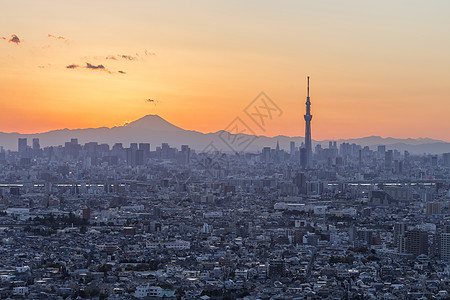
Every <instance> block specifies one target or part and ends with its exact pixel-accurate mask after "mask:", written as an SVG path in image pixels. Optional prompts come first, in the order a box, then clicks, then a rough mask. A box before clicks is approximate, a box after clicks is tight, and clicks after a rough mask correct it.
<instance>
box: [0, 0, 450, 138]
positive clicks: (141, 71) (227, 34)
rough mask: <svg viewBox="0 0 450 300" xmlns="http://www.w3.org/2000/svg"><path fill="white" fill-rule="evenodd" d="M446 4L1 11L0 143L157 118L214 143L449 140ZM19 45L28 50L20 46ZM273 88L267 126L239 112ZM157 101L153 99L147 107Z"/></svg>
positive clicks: (9, 6)
mask: <svg viewBox="0 0 450 300" xmlns="http://www.w3.org/2000/svg"><path fill="white" fill-rule="evenodd" d="M449 9H450V4H449V3H448V2H447V1H435V2H433V5H429V3H428V2H426V1H358V0H344V1H332V0H328V1H294V0H291V1H287V0H286V1H256V0H253V1H245V2H244V1H237V0H232V1H223V2H218V1H217V2H216V1H198V0H194V1H184V2H183V1H174V2H172V1H171V2H167V1H147V0H141V1H133V2H130V3H128V2H127V3H126V4H125V3H124V2H123V1H116V0H114V1H102V0H99V1H87V0H82V1H70V2H69V1H56V0H54V1H32V0H29V1H17V0H5V1H2V12H1V13H0V103H1V114H0V132H21V133H37V132H45V131H49V130H54V129H61V128H91V127H102V126H107V127H112V126H117V125H122V124H123V123H124V122H126V121H133V120H136V119H139V118H141V117H143V116H144V115H147V114H158V115H160V116H161V117H163V118H164V119H166V120H167V121H169V122H171V123H173V124H175V125H177V126H179V127H182V128H184V129H189V130H197V131H201V132H215V131H218V130H221V129H224V128H226V126H227V125H228V124H229V123H230V122H231V121H232V120H233V119H234V118H236V117H241V118H242V119H243V120H244V121H246V122H247V121H248V122H249V123H248V125H250V126H251V127H252V129H253V130H254V131H255V133H256V134H259V135H268V136H276V135H287V136H303V135H304V120H303V115H304V113H305V97H306V77H307V76H311V102H312V107H311V109H312V114H313V119H312V137H313V139H315V140H324V139H339V138H358V137H364V136H372V135H379V136H383V137H398V138H408V137H411V138H417V137H429V138H435V139H441V140H445V141H449V142H450V133H449V132H450V121H449V116H450V56H449V55H448V49H450V39H449V38H448V31H449V30H450V19H449V18H448V17H447V12H448V11H449ZM14 35H16V37H17V38H18V39H19V40H20V41H18V40H17V39H14ZM261 91H264V92H265V93H266V94H267V95H268V96H269V97H270V98H271V99H272V100H273V102H274V103H276V105H277V106H278V107H279V108H280V109H281V110H282V114H281V116H274V117H273V118H272V120H269V121H268V122H267V124H266V127H265V128H264V130H263V129H261V128H258V127H257V126H255V125H254V124H252V123H251V121H250V120H248V119H245V118H246V117H247V116H246V115H245V112H244V109H245V107H246V106H247V105H248V104H249V103H250V102H252V100H253V99H254V98H255V97H256V96H257V95H258V94H259V93H260V92H261ZM146 99H152V100H154V101H146Z"/></svg>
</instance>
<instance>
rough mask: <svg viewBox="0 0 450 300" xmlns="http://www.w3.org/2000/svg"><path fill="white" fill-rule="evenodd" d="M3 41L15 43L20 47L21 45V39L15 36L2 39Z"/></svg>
mask: <svg viewBox="0 0 450 300" xmlns="http://www.w3.org/2000/svg"><path fill="white" fill-rule="evenodd" d="M0 38H1V39H2V40H5V41H8V42H9V43H14V44H16V45H19V44H20V43H21V41H20V39H19V37H18V36H17V35H15V34H13V35H11V37H10V38H9V39H8V38H5V37H4V36H2V37H0Z"/></svg>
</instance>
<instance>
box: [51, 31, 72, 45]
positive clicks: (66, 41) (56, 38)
mask: <svg viewBox="0 0 450 300" xmlns="http://www.w3.org/2000/svg"><path fill="white" fill-rule="evenodd" d="M47 37H49V38H52V39H55V40H60V41H64V43H66V44H68V43H69V42H70V41H69V40H68V39H66V38H65V37H63V36H60V35H58V36H56V35H53V34H50V33H49V34H47Z"/></svg>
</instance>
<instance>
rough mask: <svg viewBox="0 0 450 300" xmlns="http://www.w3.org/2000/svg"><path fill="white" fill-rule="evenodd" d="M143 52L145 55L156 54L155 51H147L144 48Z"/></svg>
mask: <svg viewBox="0 0 450 300" xmlns="http://www.w3.org/2000/svg"><path fill="white" fill-rule="evenodd" d="M144 53H145V55H146V56H149V55H156V53H155V52H149V51H147V50H145V51H144Z"/></svg>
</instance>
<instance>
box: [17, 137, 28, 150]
mask: <svg viewBox="0 0 450 300" xmlns="http://www.w3.org/2000/svg"><path fill="white" fill-rule="evenodd" d="M18 143H19V145H18V151H19V153H25V152H27V147H28V145H27V138H19V141H18Z"/></svg>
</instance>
